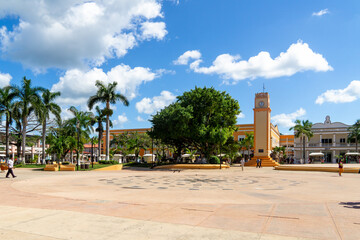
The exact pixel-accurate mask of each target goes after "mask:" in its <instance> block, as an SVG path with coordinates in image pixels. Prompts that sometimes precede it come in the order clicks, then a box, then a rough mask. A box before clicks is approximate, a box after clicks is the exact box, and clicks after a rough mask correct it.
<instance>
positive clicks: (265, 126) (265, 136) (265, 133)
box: [103, 92, 294, 166]
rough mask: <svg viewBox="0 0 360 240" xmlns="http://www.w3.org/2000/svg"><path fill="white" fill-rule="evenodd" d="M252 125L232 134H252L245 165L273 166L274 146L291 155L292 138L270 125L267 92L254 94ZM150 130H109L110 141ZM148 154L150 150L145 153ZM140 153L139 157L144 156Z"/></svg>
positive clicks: (238, 126) (239, 128) (274, 163)
mask: <svg viewBox="0 0 360 240" xmlns="http://www.w3.org/2000/svg"><path fill="white" fill-rule="evenodd" d="M253 110H254V124H238V125H236V127H237V130H236V131H235V132H234V139H235V140H236V141H241V140H243V139H244V138H245V136H246V133H254V148H253V149H251V152H252V154H253V158H252V159H251V160H250V161H249V162H247V163H246V165H250V166H251V165H256V159H258V158H259V159H261V160H262V165H263V166H274V165H276V164H277V163H276V162H275V161H273V160H272V159H271V157H270V154H271V152H272V149H273V148H274V147H276V146H286V147H287V155H288V156H291V155H293V146H294V136H293V135H281V134H280V132H279V129H278V127H277V126H274V125H273V124H272V123H271V108H270V96H269V93H267V92H261V93H257V94H255V104H254V109H253ZM149 130H150V128H140V129H121V130H110V139H112V134H115V135H116V134H122V133H125V132H139V133H145V132H147V131H149ZM104 142H105V136H104V137H103V149H105V144H104ZM146 152H149V153H150V150H148V151H146ZM144 153H145V151H142V152H141V153H140V155H142V154H144Z"/></svg>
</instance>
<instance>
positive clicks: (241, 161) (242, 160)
mask: <svg viewBox="0 0 360 240" xmlns="http://www.w3.org/2000/svg"><path fill="white" fill-rule="evenodd" d="M240 163H241V170H242V171H244V165H245V160H244V158H242V159H241V160H240Z"/></svg>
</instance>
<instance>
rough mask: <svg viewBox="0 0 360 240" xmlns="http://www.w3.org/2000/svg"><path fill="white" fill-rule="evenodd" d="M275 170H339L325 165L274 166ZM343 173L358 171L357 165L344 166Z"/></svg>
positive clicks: (359, 168) (359, 171)
mask: <svg viewBox="0 0 360 240" xmlns="http://www.w3.org/2000/svg"><path fill="white" fill-rule="evenodd" d="M274 169H275V170H284V171H315V172H339V168H338V167H327V166H306V165H305V166H302V165H295V166H282V165H280V166H276V167H274ZM344 173H360V166H359V167H346V166H344Z"/></svg>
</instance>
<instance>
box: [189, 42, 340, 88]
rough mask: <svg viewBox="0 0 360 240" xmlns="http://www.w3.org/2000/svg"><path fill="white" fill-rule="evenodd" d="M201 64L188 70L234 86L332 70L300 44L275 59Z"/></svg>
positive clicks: (219, 59)
mask: <svg viewBox="0 0 360 240" xmlns="http://www.w3.org/2000/svg"><path fill="white" fill-rule="evenodd" d="M185 59H187V58H185ZM187 60H188V59H187ZM183 62H184V63H186V62H187V61H183ZM201 62H202V60H201V59H197V60H195V61H194V62H192V63H191V64H190V69H192V70H193V71H194V72H197V73H203V74H218V75H220V76H221V77H222V78H224V79H225V82H226V83H228V81H229V80H232V82H233V83H236V82H238V81H240V80H244V79H251V80H253V79H255V78H259V77H263V78H276V77H283V76H292V75H294V74H295V73H298V72H303V71H310V70H311V71H315V72H326V71H331V70H333V68H332V67H331V66H330V65H329V64H328V62H327V61H326V59H325V58H324V57H323V56H322V55H321V54H319V53H315V52H313V50H311V49H310V48H309V45H308V44H307V43H303V42H302V41H298V42H297V43H294V44H292V45H291V46H290V47H289V48H288V49H287V51H286V52H282V53H280V55H279V56H278V57H276V58H275V59H272V58H271V57H270V53H268V52H264V51H263V52H260V53H259V54H258V55H257V56H254V57H251V58H249V60H247V61H246V60H240V56H232V55H230V54H222V55H219V56H218V57H217V58H216V59H215V61H214V62H213V64H212V66H210V67H200V63H201Z"/></svg>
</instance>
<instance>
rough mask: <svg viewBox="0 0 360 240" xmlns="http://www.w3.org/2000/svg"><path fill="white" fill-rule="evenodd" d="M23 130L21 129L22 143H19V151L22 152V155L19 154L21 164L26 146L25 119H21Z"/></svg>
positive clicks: (23, 160)
mask: <svg viewBox="0 0 360 240" xmlns="http://www.w3.org/2000/svg"><path fill="white" fill-rule="evenodd" d="M22 123H23V126H22V127H23V128H22V142H21V150H22V154H21V162H22V163H25V153H26V151H25V146H26V125H27V119H26V117H23V121H22Z"/></svg>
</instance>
